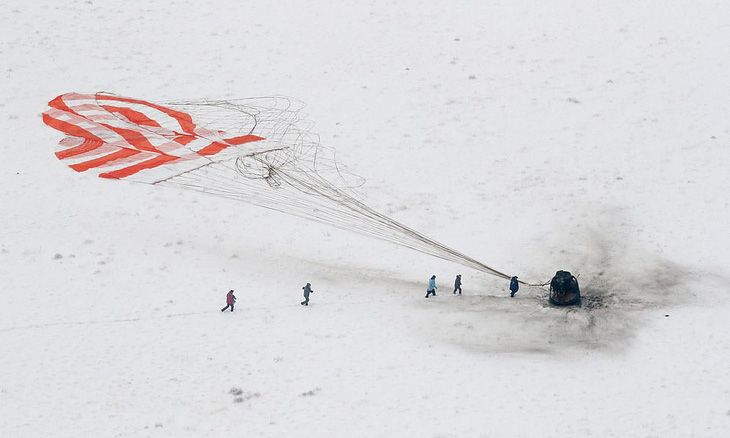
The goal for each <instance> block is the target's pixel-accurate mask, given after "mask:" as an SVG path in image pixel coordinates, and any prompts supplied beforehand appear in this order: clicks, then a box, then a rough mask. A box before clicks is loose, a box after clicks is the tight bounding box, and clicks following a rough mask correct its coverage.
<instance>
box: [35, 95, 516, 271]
mask: <svg viewBox="0 0 730 438" xmlns="http://www.w3.org/2000/svg"><path fill="white" fill-rule="evenodd" d="M302 107H303V105H302V104H301V103H300V102H298V101H295V100H293V99H290V98H286V97H269V98H250V99H236V100H192V101H176V102H169V103H166V104H164V105H163V104H155V103H151V102H148V101H144V100H140V99H132V98H127V97H122V96H116V95H111V94H107V93H96V94H78V93H68V94H64V95H61V96H58V97H57V98H55V99H53V100H52V101H51V102H49V108H48V110H46V112H44V114H43V120H44V122H45V123H46V124H47V125H49V126H50V127H52V128H55V129H57V130H59V131H61V132H64V133H65V134H66V135H67V137H66V138H64V139H63V140H61V142H60V143H59V145H58V148H57V151H56V156H57V157H58V158H59V159H60V160H63V161H65V162H67V163H68V165H69V166H70V167H71V168H72V169H74V170H76V171H79V172H84V171H89V172H92V173H96V174H98V176H100V177H103V178H112V179H126V180H132V181H137V182H143V183H147V184H154V185H161V186H175V187H182V188H186V189H190V190H196V191H200V192H204V193H208V194H211V195H216V196H221V197H224V198H228V199H234V200H238V201H244V202H248V203H251V204H254V205H258V206H261V207H265V208H269V209H272V210H277V211H280V212H283V213H287V214H292V215H296V216H299V217H302V218H306V219H310V220H314V221H318V222H321V223H325V224H328V225H331V226H334V227H337V228H340V229H344V230H349V231H353V232H357V233H360V234H364V235H368V236H372V237H377V238H379V239H382V240H386V241H389V242H392V243H394V244H397V245H401V246H404V247H407V248H411V249H414V250H416V251H420V252H422V253H425V254H429V255H432V256H435V257H439V258H441V259H444V260H448V261H452V262H455V263H459V264H462V265H464V266H468V267H471V268H473V269H476V270H479V271H482V272H486V273H488V274H491V275H495V276H498V277H501V278H504V279H509V278H510V276H509V275H507V274H504V273H502V272H499V271H497V270H495V269H493V268H491V267H489V266H487V265H485V264H483V263H480V262H478V261H477V260H475V259H473V258H471V257H468V256H466V255H464V254H462V253H460V252H458V251H456V250H454V249H452V248H449V247H448V246H445V245H443V244H441V243H438V242H436V241H434V240H432V239H430V238H428V237H426V236H424V235H422V234H420V233H418V232H417V231H415V230H412V229H410V228H408V227H406V226H405V225H402V224H400V223H398V222H396V221H395V220H393V219H391V218H389V217H387V216H385V215H383V214H381V213H378V212H377V211H375V210H373V209H372V208H370V207H368V206H367V205H365V204H364V203H363V202H362V199H361V197H360V196H359V195H358V194H357V193H356V191H355V189H356V188H357V187H358V186H360V185H362V183H363V179H362V178H360V177H358V176H356V175H354V174H352V173H350V172H348V171H347V169H346V168H345V167H344V166H343V165H341V164H339V163H338V162H337V161H336V159H335V153H334V151H333V150H332V149H329V148H326V147H323V146H321V145H320V144H319V137H318V136H317V135H316V134H312V133H311V132H310V129H311V126H312V124H311V123H310V122H307V121H306V120H303V119H302V118H301V116H300V111H301V109H302Z"/></svg>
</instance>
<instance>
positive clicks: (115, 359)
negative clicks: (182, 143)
mask: <svg viewBox="0 0 730 438" xmlns="http://www.w3.org/2000/svg"><path fill="white" fill-rule="evenodd" d="M0 3H1V4H0V6H1V7H2V8H1V9H2V13H1V14H0V67H2V68H1V69H0V75H1V77H2V80H1V81H0V124H1V125H0V126H2V132H3V137H2V141H0V150H1V151H2V157H3V159H2V161H0V182H1V184H0V205H1V206H2V207H1V208H0V211H1V212H2V213H1V218H2V224H3V227H2V231H0V293H2V302H1V303H0V352H2V353H0V437H9V438H25V437H44V438H49V437H84V436H89V437H91V436H95V437H97V436H98V437H174V438H180V437H241V436H263V437H373V436H377V437H380V436H382V437H692V436H693V437H721V436H728V433H729V432H728V431H730V366H728V362H729V361H730V330H729V329H728V328H729V326H730V323H729V322H728V321H729V320H728V312H730V303H729V302H728V297H729V294H728V292H730V268H728V266H730V245H729V243H730V232H728V224H727V223H728V218H730V203H729V201H728V199H729V198H728V193H730V177H729V176H728V169H729V165H730V117H729V115H730V82H728V78H729V77H730V44H728V41H730V3H728V2H725V1H712V0H700V1H696V0H695V1H681V0H676V1H670V2H659V1H651V0H647V1H638V2H630V3H617V2H609V1H596V2H585V4H584V3H581V2H574V1H568V0H558V1H550V2H545V1H517V2H506V1H462V2H447V1H438V2H437V1H427V2H417V1H404V2H389V1H379V0H376V1H370V2H355V1H314V2H308V1H286V2H250V1H239V2H233V1H227V2H226V1H215V0H213V1H210V2H192V1H185V0H179V1H175V0H160V1H154V2H150V1H142V0H130V1H125V2H106V1H100V0H87V1H73V0H68V1H63V2H55V1H35V0H28V1H10V0H6V1H3V2H0ZM71 91H77V92H84V93H88V92H91V93H93V92H96V91H109V92H114V93H117V94H121V95H126V96H131V97H136V98H141V99H147V100H151V101H170V100H177V99H183V98H221V99H229V98H239V97H250V96H272V95H283V96H291V97H293V98H296V99H299V100H301V101H303V102H305V103H306V104H307V107H306V110H305V111H306V113H307V114H308V118H309V119H310V120H312V121H313V122H315V123H316V125H315V126H314V128H313V129H312V130H313V132H316V133H319V134H320V136H321V143H322V144H323V145H325V146H329V147H333V148H335V149H337V153H338V157H339V160H340V161H341V162H342V163H344V164H346V165H347V166H348V167H349V168H350V169H351V170H352V171H354V172H355V173H357V174H359V175H361V176H363V177H364V178H365V179H366V180H367V181H366V183H365V185H364V186H363V187H362V188H361V193H362V194H363V195H364V197H365V199H366V201H367V203H368V205H370V206H372V207H373V208H375V209H376V210H378V211H381V212H383V213H386V214H388V215H389V216H391V217H393V218H394V219H396V220H398V221H400V222H402V223H404V224H406V225H408V226H410V227H412V228H414V229H416V230H419V231H421V232H423V233H424V234H426V235H428V236H430V237H432V238H434V239H436V240H438V241H441V242H443V243H445V244H447V245H450V246H452V247H454V248H456V249H458V250H459V251H462V252H464V253H465V254H468V255H470V256H472V257H474V258H476V259H478V260H480V261H482V262H484V263H486V264H488V265H490V266H494V267H495V268H497V269H500V270H502V271H505V272H508V273H509V274H516V275H519V276H520V278H521V279H523V280H525V281H534V282H542V281H547V280H549V278H550V277H551V276H552V274H553V273H554V272H555V271H556V270H558V269H567V270H570V271H572V272H573V273H575V274H580V281H581V285H582V287H583V291H584V294H585V295H586V296H587V297H589V298H592V299H594V300H596V301H598V302H600V304H601V306H599V307H598V308H595V309H592V310H591V309H588V308H587V307H583V308H579V309H575V308H572V309H562V308H554V307H550V306H548V305H547V304H546V302H545V299H544V291H543V290H541V289H538V288H527V287H523V288H522V289H521V291H520V292H519V293H518V295H517V297H516V298H514V299H510V298H509V296H508V292H507V286H508V284H507V282H505V281H504V280H501V279H499V278H496V277H490V276H487V275H485V274H482V273H479V272H476V271H473V270H470V269H468V268H463V267H460V266H457V265H454V264H452V263H449V262H445V261H442V260H440V259H436V258H433V257H429V256H426V255H423V254H420V253H417V252H414V251H411V250H408V249H405V248H400V247H396V246H392V245H389V244H387V243H384V242H380V241H378V240H374V239H369V238H366V237H362V236H359V235H356V234H350V233H347V232H345V231H340V230H337V229H330V228H327V227H326V226H324V225H320V224H317V223H313V222H307V221H304V220H301V219H298V218H295V217H290V216H286V215H283V214H281V213H277V212H274V211H269V210H265V209H261V208H257V207H254V206H251V205H247V204H244V203H233V202H231V201H227V200H223V199H219V198H215V197H210V196H205V195H202V194H198V193H194V192H185V191H177V190H174V189H164V188H158V187H153V186H149V185H142V184H133V183H127V182H123V181H109V180H103V179H98V178H94V177H92V176H90V175H85V174H78V173H75V172H73V171H72V170H70V169H68V168H67V167H66V166H65V165H64V164H63V163H61V162H59V161H58V160H57V159H56V157H55V156H54V155H53V150H54V146H55V144H56V143H57V142H58V141H59V140H60V138H61V137H62V135H61V134H60V133H59V132H56V131H54V130H52V129H50V128H48V127H46V126H45V125H44V124H43V123H42V121H41V117H40V114H41V112H42V111H44V110H45V108H46V104H47V102H48V101H49V100H51V99H52V98H54V97H56V96H57V95H59V94H62V93H66V92H71ZM457 273H461V274H462V275H463V281H464V295H462V296H454V295H452V294H451V289H450V286H451V285H452V284H453V283H452V282H453V278H454V276H455V275H456V274H457ZM432 274H436V275H437V283H438V284H439V286H440V288H439V295H438V296H437V297H436V298H435V299H428V300H425V299H424V298H423V296H424V290H425V286H426V282H427V280H428V278H429V277H430V276H431V275H432ZM306 282H311V283H312V285H313V288H314V290H315V293H314V294H313V295H312V305H310V306H309V307H307V308H305V307H302V306H300V305H299V301H300V300H301V287H302V286H303V285H304V284H305V283H306ZM231 288H232V289H235V290H236V292H237V296H238V299H239V300H238V304H237V307H236V311H235V312H233V313H225V314H221V312H220V311H219V310H218V309H220V308H221V307H222V306H223V304H224V299H225V293H226V292H227V291H228V290H229V289H231Z"/></svg>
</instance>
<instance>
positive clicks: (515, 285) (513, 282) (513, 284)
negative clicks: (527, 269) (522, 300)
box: [509, 275, 520, 298]
mask: <svg viewBox="0 0 730 438" xmlns="http://www.w3.org/2000/svg"><path fill="white" fill-rule="evenodd" d="M518 290H520V283H519V282H518V281H517V276H516V275H515V276H514V277H512V278H511V279H510V281H509V296H511V297H512V298H514V297H515V294H516V293H517V291H518Z"/></svg>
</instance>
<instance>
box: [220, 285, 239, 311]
mask: <svg viewBox="0 0 730 438" xmlns="http://www.w3.org/2000/svg"><path fill="white" fill-rule="evenodd" d="M235 303H236V296H235V295H233V289H231V290H230V291H228V294H227V295H226V307H224V308H222V309H221V312H225V311H226V309H228V308H229V307H230V308H231V312H233V305H234V304H235Z"/></svg>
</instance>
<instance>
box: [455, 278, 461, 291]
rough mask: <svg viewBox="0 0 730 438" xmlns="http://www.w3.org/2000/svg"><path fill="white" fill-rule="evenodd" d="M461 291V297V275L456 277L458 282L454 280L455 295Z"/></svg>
mask: <svg viewBox="0 0 730 438" xmlns="http://www.w3.org/2000/svg"><path fill="white" fill-rule="evenodd" d="M457 290H458V291H459V295H461V274H457V275H456V280H454V293H456V291H457Z"/></svg>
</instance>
